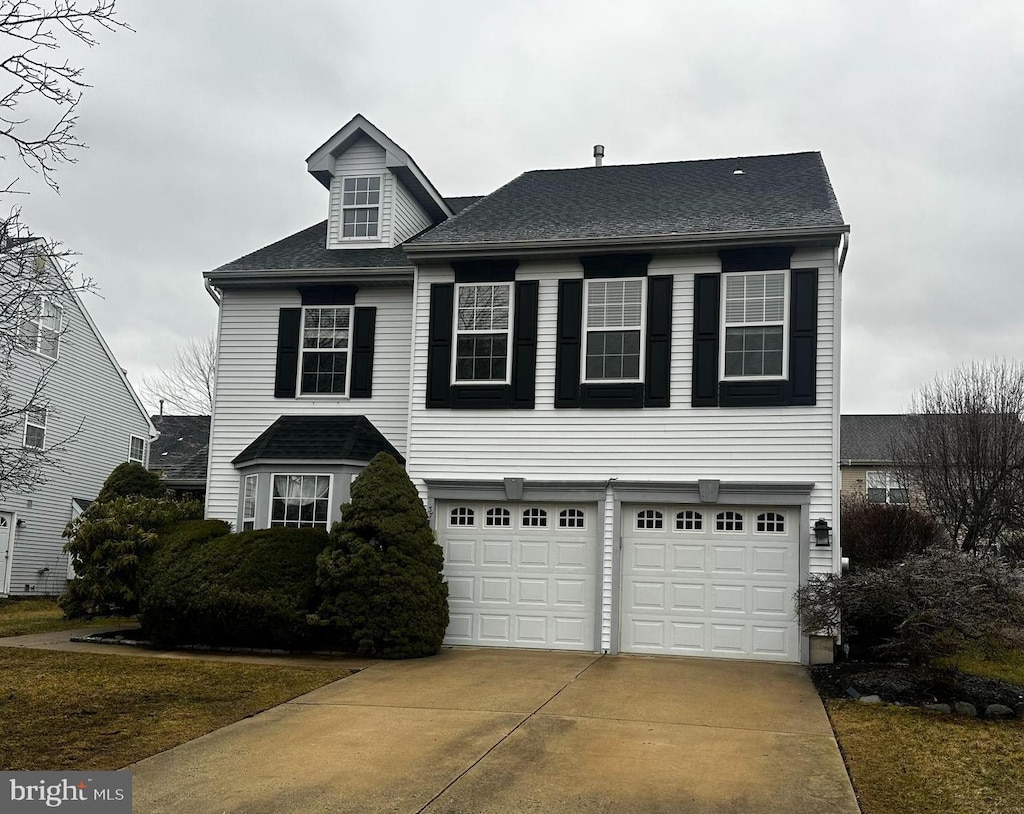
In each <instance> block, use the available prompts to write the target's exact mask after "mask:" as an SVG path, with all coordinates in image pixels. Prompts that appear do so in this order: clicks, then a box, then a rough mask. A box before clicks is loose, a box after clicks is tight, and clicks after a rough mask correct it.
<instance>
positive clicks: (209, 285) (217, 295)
mask: <svg viewBox="0 0 1024 814" xmlns="http://www.w3.org/2000/svg"><path fill="white" fill-rule="evenodd" d="M203 286H204V287H205V288H206V293H207V294H209V295H210V297H212V298H213V301H214V302H215V303H217V307H218V308H220V293H218V291H217V289H216V288H214V287H213V284H212V283H211V282H210V278H209V277H206V275H203Z"/></svg>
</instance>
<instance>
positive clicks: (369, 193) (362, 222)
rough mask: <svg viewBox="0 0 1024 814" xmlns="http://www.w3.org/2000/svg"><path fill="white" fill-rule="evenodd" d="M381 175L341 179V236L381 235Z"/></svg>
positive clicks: (372, 236) (363, 236) (364, 236)
mask: <svg viewBox="0 0 1024 814" xmlns="http://www.w3.org/2000/svg"><path fill="white" fill-rule="evenodd" d="M380 188H381V177H380V176H379V175H363V176H349V177H348V178H342V179H341V236H342V237H343V238H349V239H356V240H358V239H360V238H363V239H367V238H369V239H373V240H376V239H377V238H378V237H380Z"/></svg>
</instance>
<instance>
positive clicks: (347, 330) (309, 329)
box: [299, 305, 352, 396]
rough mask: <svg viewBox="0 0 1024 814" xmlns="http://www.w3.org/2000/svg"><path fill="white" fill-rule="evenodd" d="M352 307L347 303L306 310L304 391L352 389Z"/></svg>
mask: <svg viewBox="0 0 1024 814" xmlns="http://www.w3.org/2000/svg"><path fill="white" fill-rule="evenodd" d="M351 326H352V308H351V307H350V306H347V305H342V306H333V305H332V306H323V307H306V308H303V309H302V368H301V370H302V373H301V375H300V377H299V379H300V387H299V392H300V393H334V394H336V395H340V396H343V395H345V393H346V392H347V388H348V366H349V356H350V354H349V346H350V344H351Z"/></svg>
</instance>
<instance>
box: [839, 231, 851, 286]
mask: <svg viewBox="0 0 1024 814" xmlns="http://www.w3.org/2000/svg"><path fill="white" fill-rule="evenodd" d="M849 250H850V227H849V226H847V227H846V231H845V232H844V233H843V235H842V248H841V249H840V250H839V273H840V274H842V273H843V266H845V265H846V253H847V252H848V251H849Z"/></svg>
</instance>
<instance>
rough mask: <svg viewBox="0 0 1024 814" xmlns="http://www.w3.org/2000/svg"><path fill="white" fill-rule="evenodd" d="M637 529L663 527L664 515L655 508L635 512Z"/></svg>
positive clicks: (644, 529)
mask: <svg viewBox="0 0 1024 814" xmlns="http://www.w3.org/2000/svg"><path fill="white" fill-rule="evenodd" d="M636 527H637V530H638V531H646V530H650V529H661V528H664V527H665V515H663V514H662V513H661V512H659V511H658V510H657V509H643V510H641V511H639V512H637V513H636Z"/></svg>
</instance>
